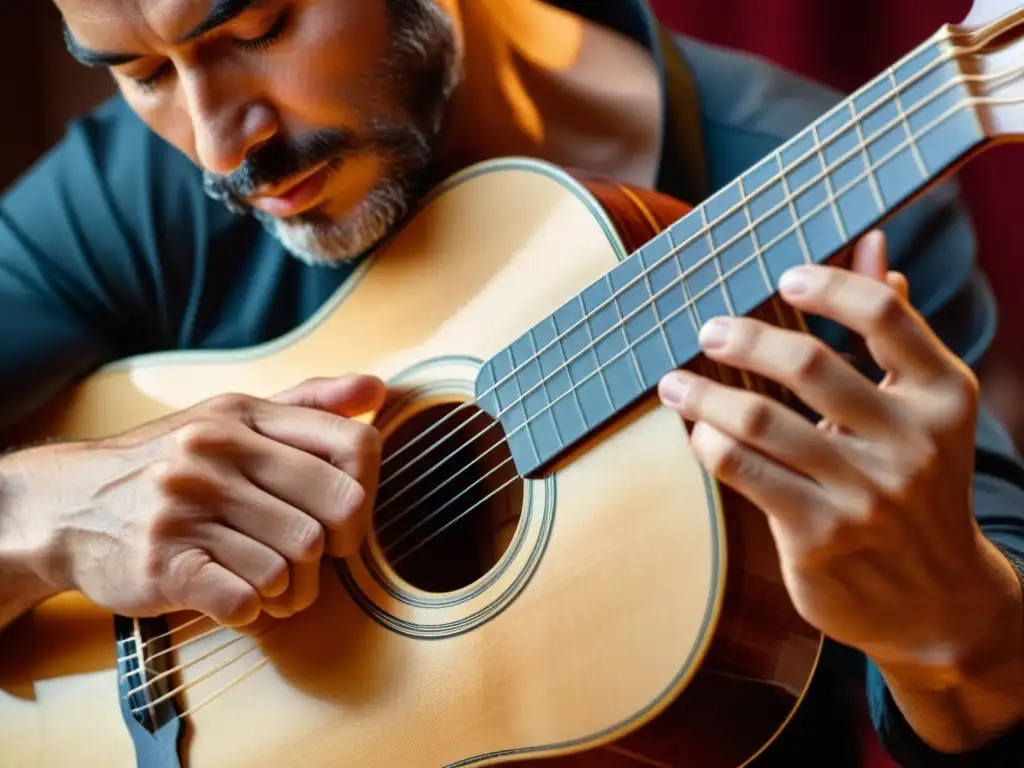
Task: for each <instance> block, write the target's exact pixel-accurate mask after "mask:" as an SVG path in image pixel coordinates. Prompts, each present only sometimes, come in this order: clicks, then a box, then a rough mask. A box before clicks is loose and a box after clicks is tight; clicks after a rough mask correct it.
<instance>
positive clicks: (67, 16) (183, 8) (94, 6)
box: [55, 0, 260, 47]
mask: <svg viewBox="0 0 1024 768" xmlns="http://www.w3.org/2000/svg"><path fill="white" fill-rule="evenodd" d="M55 2H56V5H57V8H58V9H59V10H60V12H61V14H62V15H63V17H64V20H65V22H66V23H67V25H68V28H69V29H70V30H71V32H72V34H73V35H74V36H75V38H76V39H78V40H79V41H80V42H82V43H84V44H89V45H93V46H95V44H96V43H101V44H103V43H106V44H116V45H118V47H124V46H125V45H130V44H132V43H139V42H147V41H148V42H153V41H156V40H161V41H165V42H171V41H174V40H178V39H180V38H181V37H182V35H184V34H185V33H186V32H187V31H188V30H190V29H192V28H193V27H195V26H196V25H197V24H199V23H200V22H201V21H203V19H205V18H206V17H207V16H209V15H210V13H211V12H212V11H213V10H214V9H215V8H218V7H221V8H224V9H225V10H226V9H227V8H228V7H236V6H256V5H259V4H260V0H55Z"/></svg>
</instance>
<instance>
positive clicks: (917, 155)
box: [886, 67, 928, 179]
mask: <svg viewBox="0 0 1024 768" xmlns="http://www.w3.org/2000/svg"><path fill="white" fill-rule="evenodd" d="M886 74H888V76H889V82H890V83H891V84H892V92H893V102H894V103H895V104H896V109H898V110H899V113H900V124H901V125H902V126H903V127H904V129H905V130H906V133H907V139H908V141H909V142H910V153H911V154H912V155H913V156H914V160H915V161H916V162H917V168H918V170H920V171H921V178H922V179H927V178H928V168H927V166H926V165H925V164H924V158H923V157H922V156H921V150H920V149H919V148H918V146H917V138H916V137H915V136H914V132H913V131H912V130H911V129H910V121H909V120H907V113H906V112H904V111H903V99H902V98H901V97H900V94H899V85H898V84H897V83H896V70H895V68H894V67H889V69H887V70H886Z"/></svg>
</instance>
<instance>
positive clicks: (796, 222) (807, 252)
mask: <svg viewBox="0 0 1024 768" xmlns="http://www.w3.org/2000/svg"><path fill="white" fill-rule="evenodd" d="M774 157H775V162H777V163H778V164H779V176H780V177H781V178H782V191H783V192H784V193H785V195H786V203H787V206H788V208H789V215H790V216H792V217H793V226H794V227H796V236H797V239H798V240H799V241H800V250H801V251H802V252H803V255H804V261H805V262H807V263H808V264H813V263H814V259H812V258H811V249H810V247H809V246H808V245H807V236H806V235H805V234H804V226H803V224H802V223H801V222H800V216H799V214H797V210H796V203H795V202H793V191H792V190H791V189H790V188H789V179H788V178H787V177H786V166H785V165H783V163H782V152H781V150H775V154H774Z"/></svg>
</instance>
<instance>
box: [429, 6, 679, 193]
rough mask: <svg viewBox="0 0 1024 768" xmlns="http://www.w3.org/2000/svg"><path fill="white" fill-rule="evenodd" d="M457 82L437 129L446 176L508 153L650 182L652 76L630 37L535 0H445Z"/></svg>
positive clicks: (655, 101) (657, 124)
mask: <svg viewBox="0 0 1024 768" xmlns="http://www.w3.org/2000/svg"><path fill="white" fill-rule="evenodd" d="M450 4H451V5H453V6H455V5H456V4H457V7H456V8H455V12H456V13H457V14H458V24H459V26H460V27H461V33H462V36H463V40H464V45H465V52H464V55H465V71H466V75H465V79H464V81H463V83H462V85H461V86H460V89H459V91H458V93H457V96H456V100H455V105H454V109H453V112H452V114H451V117H450V120H449V124H448V126H447V128H446V133H445V142H444V148H443V152H442V162H441V168H440V170H441V171H442V172H443V173H445V174H447V173H451V172H454V171H456V170H458V169H460V168H463V167H465V166H467V165H470V164H472V163H475V162H479V161H482V160H486V159H490V158H493V157H501V156H507V155H527V156H532V157H539V158H542V159H545V160H548V161H550V162H552V163H555V164H557V165H560V166H563V167H570V168H583V169H587V170H590V171H596V172H599V173H602V174H605V175H607V176H609V177H612V178H615V179H618V180H620V181H627V182H632V183H636V184H641V185H644V186H648V187H649V186H652V185H653V183H654V179H655V174H656V170H657V169H656V163H657V159H658V157H659V148H660V142H661V111H660V110H661V99H660V93H659V90H658V78H657V73H656V70H655V68H654V64H653V61H652V60H651V57H650V55H649V53H648V52H647V51H645V50H644V49H643V48H642V47H640V46H639V45H637V44H636V43H635V42H633V41H632V40H629V39H627V38H625V37H624V36H622V35H619V34H617V33H615V32H613V31H611V30H608V29H606V28H604V27H600V26H598V25H596V24H593V23H591V22H590V21H588V20H586V19H583V18H582V17H580V16H577V15H575V14H571V13H568V12H566V11H562V10H560V9H557V8H555V7H553V6H551V5H549V4H547V3H546V2H543V0H450Z"/></svg>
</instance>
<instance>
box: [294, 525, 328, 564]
mask: <svg viewBox="0 0 1024 768" xmlns="http://www.w3.org/2000/svg"><path fill="white" fill-rule="evenodd" d="M326 540H327V538H326V534H325V533H324V529H323V526H322V525H320V524H319V523H317V522H316V521H311V522H310V523H309V524H308V525H306V526H305V528H303V529H301V530H300V531H299V532H298V533H297V535H296V537H295V549H296V559H297V560H298V562H302V563H311V562H315V561H318V560H319V559H320V558H321V557H323V554H324V546H325V544H326Z"/></svg>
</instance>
